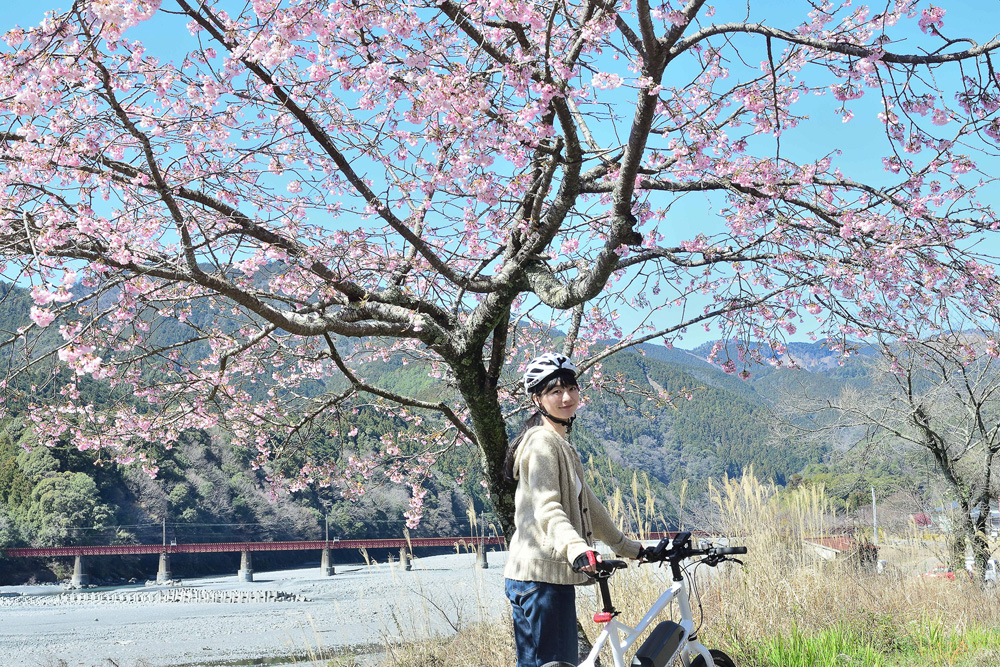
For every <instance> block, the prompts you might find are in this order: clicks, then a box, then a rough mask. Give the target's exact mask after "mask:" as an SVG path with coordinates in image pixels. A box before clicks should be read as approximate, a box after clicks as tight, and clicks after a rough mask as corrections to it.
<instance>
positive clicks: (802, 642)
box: [734, 617, 1000, 667]
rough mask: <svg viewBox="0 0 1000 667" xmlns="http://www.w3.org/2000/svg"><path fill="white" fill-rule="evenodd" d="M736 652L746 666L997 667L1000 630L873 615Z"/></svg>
mask: <svg viewBox="0 0 1000 667" xmlns="http://www.w3.org/2000/svg"><path fill="white" fill-rule="evenodd" d="M734 653H736V654H737V655H738V656H739V657H738V658H737V661H736V662H737V664H739V665H745V666H746V667H890V666H891V667H937V666H941V667H945V666H948V667H987V666H991V667H992V666H995V665H998V664H1000V628H988V627H970V628H961V629H952V628H949V627H947V626H946V624H945V623H943V622H942V621H940V620H934V619H930V618H925V619H922V620H921V621H918V622H911V623H910V624H907V625H899V624H897V622H895V621H894V620H893V619H891V618H889V617H878V618H874V617H869V618H863V619H858V620H857V621H856V622H852V623H840V624H837V625H835V626H833V627H830V628H826V629H823V630H820V631H818V632H812V633H807V632H803V631H801V630H799V629H798V628H793V629H792V632H791V633H790V634H787V635H779V636H776V637H771V638H767V639H764V640H762V641H757V642H748V643H743V644H741V645H739V646H738V649H737V650H736V651H734Z"/></svg>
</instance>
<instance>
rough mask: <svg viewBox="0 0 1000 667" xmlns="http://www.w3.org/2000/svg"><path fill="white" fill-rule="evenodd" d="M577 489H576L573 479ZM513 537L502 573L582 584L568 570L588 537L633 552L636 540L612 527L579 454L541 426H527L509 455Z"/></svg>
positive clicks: (621, 552) (625, 553)
mask: <svg viewBox="0 0 1000 667" xmlns="http://www.w3.org/2000/svg"><path fill="white" fill-rule="evenodd" d="M577 478H579V479H580V483H581V485H582V487H583V491H582V493H580V494H579V495H577V492H576V480H577ZM514 479H516V480H517V481H518V484H517V492H516V493H515V494H514V526H515V532H514V537H513V538H512V539H511V540H510V552H509V553H508V555H507V565H506V566H505V567H504V572H503V573H504V577H506V578H508V579H516V580H518V581H544V582H546V583H550V584H583V583H589V582H590V581H591V580H590V579H588V577H587V576H586V575H583V574H578V573H576V572H573V570H572V568H571V563H572V562H573V561H574V560H576V558H577V556H579V555H581V554H582V553H584V552H585V551H589V550H591V549H593V546H594V540H595V539H597V540H600V541H601V542H603V543H604V544H606V545H608V547H610V548H611V549H612V550H613V551H614V552H615V553H616V554H619V555H622V556H627V557H629V558H636V557H638V555H639V549H640V546H641V545H640V544H639V543H638V542H636V541H634V540H630V539H628V538H627V537H625V535H624V534H623V533H622V531H620V530H619V529H618V527H617V526H616V525H615V523H614V521H613V520H612V519H611V516H610V515H609V514H608V511H607V510H606V509H605V508H604V506H603V505H602V504H601V502H600V501H599V500H598V499H597V497H596V496H595V495H594V492H593V491H591V489H590V486H589V485H588V484H587V482H586V477H585V475H584V472H583V464H582V463H581V462H580V455H579V454H577V452H576V449H574V448H573V446H572V445H571V444H569V443H568V442H566V440H565V439H564V438H563V437H562V436H560V435H559V434H558V433H556V432H555V431H553V430H552V429H550V428H547V427H545V426H536V427H534V428H531V429H529V430H528V432H527V433H525V434H524V437H522V438H521V442H520V444H519V445H518V447H517V450H516V452H515V458H514Z"/></svg>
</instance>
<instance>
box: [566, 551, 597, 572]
mask: <svg viewBox="0 0 1000 667" xmlns="http://www.w3.org/2000/svg"><path fill="white" fill-rule="evenodd" d="M600 562H601V554H599V553H597V552H596V551H584V552H583V553H582V554H580V555H579V556H577V557H576V560H575V561H573V571H574V572H586V573H587V574H594V573H595V572H597V564H598V563H600Z"/></svg>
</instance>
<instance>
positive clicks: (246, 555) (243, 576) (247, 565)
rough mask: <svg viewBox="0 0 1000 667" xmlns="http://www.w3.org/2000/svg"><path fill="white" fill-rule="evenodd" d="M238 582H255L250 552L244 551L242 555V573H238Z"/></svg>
mask: <svg viewBox="0 0 1000 667" xmlns="http://www.w3.org/2000/svg"><path fill="white" fill-rule="evenodd" d="M236 579H237V581H253V560H252V559H251V558H250V552H249V551H244V552H242V553H241V554H240V571H239V572H237V573H236Z"/></svg>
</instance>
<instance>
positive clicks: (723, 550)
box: [715, 547, 747, 556]
mask: <svg viewBox="0 0 1000 667" xmlns="http://www.w3.org/2000/svg"><path fill="white" fill-rule="evenodd" d="M746 552H747V548H746V547H715V553H717V554H718V555H720V556H728V555H730V554H745V553H746Z"/></svg>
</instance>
